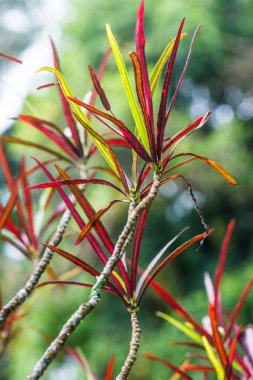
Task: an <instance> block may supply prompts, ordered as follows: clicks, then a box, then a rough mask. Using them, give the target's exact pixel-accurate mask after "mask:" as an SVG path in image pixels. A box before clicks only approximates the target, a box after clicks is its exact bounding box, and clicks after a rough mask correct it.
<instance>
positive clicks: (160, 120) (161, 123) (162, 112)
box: [157, 19, 185, 160]
mask: <svg viewBox="0 0 253 380" xmlns="http://www.w3.org/2000/svg"><path fill="white" fill-rule="evenodd" d="M184 22H185V19H183V20H182V21H181V24H180V27H179V29H178V33H177V36H176V39H175V43H174V45H173V49H172V52H171V55H170V59H169V62H168V66H167V68H166V72H165V78H164V82H163V90H162V95H161V101H160V107H159V111H158V116H157V155H158V160H160V159H161V154H162V145H163V137H164V131H165V128H166V104H167V98H168V91H169V87H170V80H171V75H172V70H173V66H174V63H175V58H176V54H177V50H178V46H179V42H180V36H181V33H182V30H183V26H184Z"/></svg>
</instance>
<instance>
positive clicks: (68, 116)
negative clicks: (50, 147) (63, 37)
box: [50, 38, 83, 157]
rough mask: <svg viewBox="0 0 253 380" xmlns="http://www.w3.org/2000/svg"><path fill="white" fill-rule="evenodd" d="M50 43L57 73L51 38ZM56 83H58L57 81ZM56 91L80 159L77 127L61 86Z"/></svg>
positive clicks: (58, 68) (57, 66)
mask: <svg viewBox="0 0 253 380" xmlns="http://www.w3.org/2000/svg"><path fill="white" fill-rule="evenodd" d="M50 42H51V45H52V50H53V56H54V66H55V68H56V69H57V70H58V71H60V72H61V68H60V63H59V58H58V54H57V51H56V47H55V44H54V42H53V40H52V38H50ZM57 83H58V79H57ZM58 89H59V93H60V98H61V103H62V107H63V111H64V114H65V119H66V121H67V123H68V126H69V128H70V130H71V134H72V137H73V139H74V141H75V143H76V147H77V151H78V153H79V157H81V156H82V154H83V148H82V144H81V141H80V138H79V134H78V130H77V126H76V123H75V120H74V117H73V115H72V112H71V109H70V105H69V102H68V101H67V99H66V98H65V96H64V93H63V91H62V89H61V86H58Z"/></svg>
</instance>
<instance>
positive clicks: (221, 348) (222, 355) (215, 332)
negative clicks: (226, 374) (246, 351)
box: [209, 304, 227, 368]
mask: <svg viewBox="0 0 253 380" xmlns="http://www.w3.org/2000/svg"><path fill="white" fill-rule="evenodd" d="M209 316H210V320H211V325H212V331H213V340H214V344H215V347H216V350H217V352H218V354H219V357H220V360H221V362H222V364H223V367H224V368H225V367H226V365H227V355H226V351H225V349H224V346H223V341H222V338H221V335H220V332H219V329H218V321H217V319H216V313H215V309H214V306H213V305H212V304H209Z"/></svg>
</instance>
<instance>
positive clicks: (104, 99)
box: [88, 65, 111, 111]
mask: <svg viewBox="0 0 253 380" xmlns="http://www.w3.org/2000/svg"><path fill="white" fill-rule="evenodd" d="M88 68H89V72H90V76H91V79H92V82H93V85H94V87H95V90H96V91H97V94H98V95H99V97H100V100H101V102H102V104H103V106H104V108H105V109H106V110H107V111H110V110H111V106H110V103H109V101H108V99H107V97H106V94H105V92H104V90H103V88H102V87H101V84H100V83H99V80H98V78H97V76H96V74H95V73H94V71H93V69H92V67H91V66H90V65H89V66H88Z"/></svg>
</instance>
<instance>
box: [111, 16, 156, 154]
mask: <svg viewBox="0 0 253 380" xmlns="http://www.w3.org/2000/svg"><path fill="white" fill-rule="evenodd" d="M106 31H107V35H108V39H109V43H110V45H111V48H112V52H113V55H114V58H115V61H116V63H117V66H118V69H119V73H120V76H121V79H122V82H123V85H124V88H125V91H126V95H127V99H128V102H129V106H130V108H131V111H132V115H133V118H134V121H135V124H136V128H137V130H138V133H139V135H140V138H141V141H142V143H143V145H144V147H145V149H146V150H147V152H149V153H150V147H149V141H148V134H147V130H146V127H145V125H144V123H143V119H142V116H141V113H140V110H139V107H138V104H137V102H136V99H135V96H134V92H133V89H132V87H131V84H130V81H129V77H128V74H127V70H126V66H125V64H124V61H123V58H122V55H121V53H120V50H119V46H118V44H117V42H116V39H115V37H114V35H113V33H112V31H111V28H110V26H109V25H108V24H107V25H106Z"/></svg>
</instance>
